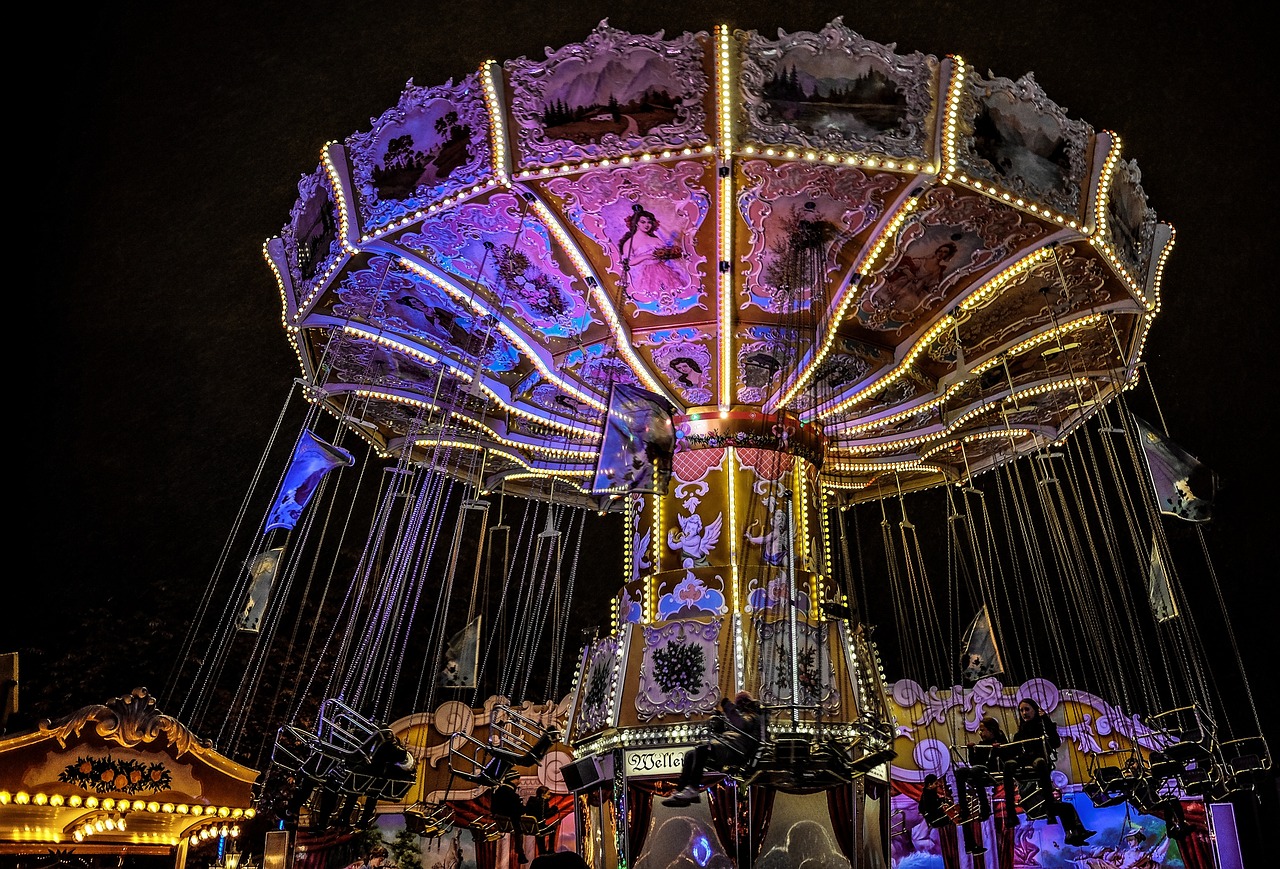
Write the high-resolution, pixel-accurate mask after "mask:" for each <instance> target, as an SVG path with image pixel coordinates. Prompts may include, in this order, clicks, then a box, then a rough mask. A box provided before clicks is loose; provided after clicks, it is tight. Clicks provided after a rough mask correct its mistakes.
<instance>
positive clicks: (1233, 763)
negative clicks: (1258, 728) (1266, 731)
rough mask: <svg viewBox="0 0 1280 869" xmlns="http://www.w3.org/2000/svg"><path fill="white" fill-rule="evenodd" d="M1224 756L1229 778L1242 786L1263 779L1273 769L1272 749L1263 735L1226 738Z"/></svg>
mask: <svg viewBox="0 0 1280 869" xmlns="http://www.w3.org/2000/svg"><path fill="white" fill-rule="evenodd" d="M1222 757H1223V759H1224V761H1225V763H1226V766H1227V776H1228V778H1230V779H1231V780H1232V782H1233V783H1235V784H1236V785H1238V786H1241V787H1247V786H1249V785H1254V784H1257V783H1258V782H1261V781H1263V780H1264V779H1266V778H1267V774H1268V773H1269V772H1270V771H1271V751H1270V749H1269V748H1268V747H1267V741H1266V739H1265V738H1264V737H1262V736H1246V737H1242V738H1240V739H1228V740H1226V741H1225V742H1223V743H1222Z"/></svg>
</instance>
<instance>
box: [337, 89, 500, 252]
mask: <svg viewBox="0 0 1280 869" xmlns="http://www.w3.org/2000/svg"><path fill="white" fill-rule="evenodd" d="M480 93H481V88H480V77H479V75H477V74H475V73H473V74H471V75H469V76H467V77H466V78H464V79H463V80H462V81H461V82H459V83H458V84H457V85H456V86H455V85H454V83H453V80H452V79H450V80H449V81H448V82H447V83H446V84H444V85H441V86H439V87H429V88H428V87H418V86H415V85H414V84H413V79H410V80H409V82H408V83H407V84H406V85H405V89H404V92H403V93H401V95H400V101H399V102H398V103H397V104H396V105H395V106H393V107H392V108H390V109H387V110H386V111H385V112H383V113H382V115H381V116H380V117H378V118H376V119H373V121H372V128H371V129H370V130H369V131H368V132H365V133H355V134H352V135H351V136H348V137H347V141H346V145H347V153H348V156H349V157H350V159H351V166H352V176H353V177H352V181H353V182H354V184H355V186H356V188H357V190H358V191H359V194H360V195H359V206H360V217H361V220H362V221H363V222H364V225H365V229H366V230H372V229H376V228H378V227H382V226H386V225H387V224H389V223H392V222H393V221H395V220H396V219H397V218H399V217H400V216H401V215H404V214H411V213H413V212H415V211H421V210H423V209H424V208H426V207H427V206H428V205H430V204H431V203H433V202H436V201H438V200H440V199H442V198H443V197H444V196H445V195H447V194H448V193H450V192H451V191H454V190H460V189H462V188H464V187H466V186H468V185H471V184H475V183H476V182H477V181H479V180H481V179H482V178H483V177H484V176H485V175H487V174H488V172H489V154H490V148H489V114H488V111H487V109H486V108H485V104H484V100H483V98H481V96H480ZM433 116H434V118H433ZM432 119H433V120H434V123H430V124H429V123H427V122H428V121H430V120H432ZM415 121H417V122H418V124H421V125H423V126H424V127H425V126H429V127H430V129H423V128H418V129H414V122H415ZM397 133H398V134H399V135H398V136H397V135H395V134H397ZM415 133H416V134H417V136H418V137H419V138H421V137H423V136H427V137H430V140H423V141H420V140H419V138H414V136H415ZM397 145H404V146H406V147H400V148H399V149H398V153H397V154H394V155H393V153H392V151H393V148H395V147H396V146H397ZM390 159H398V160H399V161H400V162H401V163H403V164H405V165H404V166H403V167H402V170H403V171H410V172H413V171H416V173H417V174H418V175H419V177H418V178H417V179H416V182H415V183H413V185H412V188H413V189H412V190H411V191H410V192H409V193H408V195H406V196H402V197H384V196H381V195H380V194H379V184H378V179H377V177H376V176H377V175H378V173H379V171H381V172H383V173H386V172H389V171H391V167H388V166H387V165H386V162H387V161H388V160H390Z"/></svg>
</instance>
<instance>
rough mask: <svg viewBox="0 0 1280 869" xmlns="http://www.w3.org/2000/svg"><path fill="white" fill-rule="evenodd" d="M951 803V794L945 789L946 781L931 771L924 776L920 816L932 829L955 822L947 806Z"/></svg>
mask: <svg viewBox="0 0 1280 869" xmlns="http://www.w3.org/2000/svg"><path fill="white" fill-rule="evenodd" d="M950 805H951V796H950V794H948V793H947V791H946V783H945V782H943V780H942V779H940V778H938V777H937V776H936V775H934V774H933V773H929V774H928V775H927V776H925V777H924V790H922V791H920V817H922V818H924V822H925V823H926V824H928V825H929V826H930V827H932V828H933V829H935V830H936V829H938V828H940V827H949V826H951V825H952V824H954V823H955V821H953V820H952V819H951V815H950V813H949V812H948V811H947V808H948V807H949V806H950Z"/></svg>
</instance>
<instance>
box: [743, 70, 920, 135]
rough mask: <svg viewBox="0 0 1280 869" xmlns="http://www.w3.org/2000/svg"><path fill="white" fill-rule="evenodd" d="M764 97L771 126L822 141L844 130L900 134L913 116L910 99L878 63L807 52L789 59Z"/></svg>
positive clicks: (770, 80) (766, 86)
mask: <svg viewBox="0 0 1280 869" xmlns="http://www.w3.org/2000/svg"><path fill="white" fill-rule="evenodd" d="M762 96H763V97H764V100H765V103H766V104H767V105H768V107H769V111H768V113H767V114H768V115H772V117H771V118H770V120H772V121H773V122H775V123H778V122H781V123H786V124H790V125H792V126H795V127H799V128H800V129H801V130H804V131H807V132H810V133H816V134H818V135H822V134H823V133H825V132H827V131H829V130H839V131H841V132H844V133H852V134H854V135H856V136H861V137H866V138H872V137H874V136H877V135H879V134H881V133H884V132H887V131H890V130H897V129H898V128H899V127H901V126H902V123H903V119H904V118H905V117H906V114H907V98H906V95H905V94H904V93H903V92H902V91H901V90H900V89H899V87H898V85H897V84H896V83H895V82H894V81H893V79H891V78H890V77H889V76H888V75H887V74H886V72H885V71H884V70H883V69H881V68H880V64H879V63H878V62H876V61H875V60H874V59H872V58H851V57H847V56H844V57H839V58H834V57H829V56H824V55H820V54H814V53H813V52H812V51H809V50H807V49H795V50H793V51H790V52H788V53H787V54H786V56H785V57H784V58H783V59H782V60H781V62H780V63H779V64H778V65H777V67H776V68H775V69H774V71H773V74H772V75H771V76H770V77H769V78H767V79H766V80H765V82H764V86H763V88H762Z"/></svg>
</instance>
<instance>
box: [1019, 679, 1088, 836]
mask: <svg viewBox="0 0 1280 869" xmlns="http://www.w3.org/2000/svg"><path fill="white" fill-rule="evenodd" d="M1018 716H1019V718H1020V719H1021V721H1020V722H1019V723H1018V729H1017V731H1016V732H1015V733H1014V735H1013V739H1014V741H1015V742H1017V743H1019V744H1022V745H1028V744H1030V742H1031V741H1032V740H1040V739H1041V738H1043V740H1044V745H1045V746H1046V747H1047V748H1048V750H1049V752H1050V757H1056V756H1057V754H1056V752H1057V750H1058V746H1060V745H1062V737H1061V736H1060V735H1059V734H1058V725H1057V722H1055V721H1054V720H1053V719H1052V718H1050V717H1049V713H1047V712H1045V711H1044V710H1043V709H1042V708H1040V704H1039V703H1037V702H1036V701H1035V700H1033V699H1032V698H1030V697H1024V698H1023V699H1021V700H1019V701H1018ZM1017 763H1018V765H1019V766H1021V767H1030V768H1031V770H1032V775H1033V776H1034V781H1035V785H1034V787H1035V788H1036V789H1037V790H1039V791H1040V792H1041V793H1043V794H1046V795H1047V797H1046V802H1047V804H1048V805H1047V808H1048V810H1049V818H1050V820H1052V819H1053V818H1057V819H1058V821H1059V822H1060V823H1061V824H1062V829H1063V832H1065V833H1066V838H1065V839H1064V841H1065V842H1066V843H1067V844H1068V845H1077V846H1079V845H1083V844H1084V843H1085V842H1087V841H1088V840H1089V837H1090V836H1092V835H1094V831H1093V830H1086V829H1085V826H1084V824H1083V823H1081V822H1080V814H1079V813H1078V812H1077V811H1076V809H1075V806H1072V805H1071V804H1070V803H1066V802H1063V800H1062V793H1061V791H1059V790H1058V789H1057V788H1054V787H1052V786H1051V785H1050V781H1049V773H1050V769H1049V764H1050V759H1049V757H1044V756H1043V755H1041V754H1040V753H1038V752H1035V751H1032V750H1030V749H1024V751H1023V752H1022V754H1021V756H1020V757H1019V758H1018V760H1017ZM1021 789H1022V785H1021V784H1020V785H1019V791H1021ZM1024 796H1029V795H1024Z"/></svg>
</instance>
